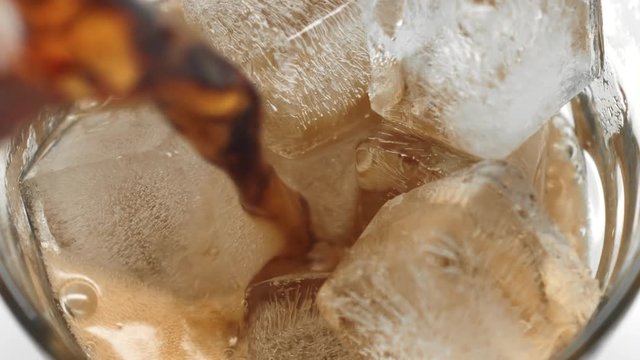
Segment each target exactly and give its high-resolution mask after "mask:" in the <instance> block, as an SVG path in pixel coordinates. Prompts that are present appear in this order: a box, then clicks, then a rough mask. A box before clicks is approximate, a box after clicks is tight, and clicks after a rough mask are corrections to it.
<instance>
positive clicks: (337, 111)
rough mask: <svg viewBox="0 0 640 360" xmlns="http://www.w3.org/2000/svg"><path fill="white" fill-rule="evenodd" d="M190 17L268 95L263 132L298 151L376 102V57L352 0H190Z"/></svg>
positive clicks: (277, 148)
mask: <svg viewBox="0 0 640 360" xmlns="http://www.w3.org/2000/svg"><path fill="white" fill-rule="evenodd" d="M183 5H184V12H185V17H186V18H187V21H188V22H189V23H191V24H193V25H194V26H195V27H197V28H199V29H200V31H201V32H202V33H203V34H204V36H205V37H206V38H207V39H208V40H209V42H210V43H211V45H212V46H214V47H215V48H216V49H218V50H219V51H221V52H222V54H224V55H225V56H227V57H228V58H230V59H231V60H232V61H233V62H235V63H236V64H238V65H240V66H241V67H242V68H243V69H244V70H245V71H246V72H247V75H248V76H249V78H251V79H252V80H253V81H254V82H255V83H256V84H257V86H258V88H259V89H260V90H261V93H262V94H263V95H264V101H265V110H266V113H267V118H266V120H265V124H264V125H265V126H264V129H265V134H264V138H265V140H266V143H267V145H268V146H269V148H270V149H271V150H273V151H274V152H276V153H278V154H280V155H283V156H286V157H296V156H299V155H302V154H304V153H305V152H307V151H309V150H311V149H313V148H315V147H317V146H320V145H322V144H324V143H327V142H329V141H332V140H333V139H334V138H335V137H336V136H339V135H340V134H341V133H344V132H347V131H349V130H350V129H351V128H353V127H356V126H357V125H358V122H361V121H363V120H364V117H363V115H364V114H366V113H367V112H368V110H369V104H368V101H367V96H366V87H367V83H368V78H369V59H368V54H367V48H366V37H365V34H364V29H363V27H362V23H361V21H360V8H359V6H358V4H357V2H356V1H353V0H301V1H300V0H298V1H290V0H285V1H263V0H185V1H184V2H183Z"/></svg>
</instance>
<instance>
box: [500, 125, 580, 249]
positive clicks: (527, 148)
mask: <svg viewBox="0 0 640 360" xmlns="http://www.w3.org/2000/svg"><path fill="white" fill-rule="evenodd" d="M508 161H509V162H510V163H512V164H514V165H515V166H517V167H519V168H520V169H522V170H523V171H524V172H525V173H526V174H527V178H528V179H529V180H530V181H531V183H532V184H533V186H534V188H535V190H536V194H537V195H538V197H539V200H540V202H541V204H542V206H543V207H544V209H545V210H546V212H547V214H548V215H549V216H550V218H551V219H552V221H553V222H554V223H555V224H556V225H557V226H558V229H559V230H560V232H562V234H563V235H564V236H565V237H566V238H567V240H569V243H570V244H571V246H572V247H573V248H574V249H575V251H576V252H577V253H578V255H579V256H580V258H582V259H585V258H586V255H587V250H588V249H587V246H588V244H589V232H588V230H589V219H588V216H587V211H588V198H587V192H586V183H585V176H586V175H585V171H586V164H585V159H584V155H583V153H582V148H581V147H580V144H579V142H578V139H577V138H576V135H575V133H574V129H573V126H572V125H571V123H570V122H569V120H568V119H567V118H565V117H564V116H562V115H556V116H554V117H552V118H551V119H550V120H549V121H548V122H547V123H546V125H545V126H544V127H543V128H542V129H540V130H539V131H538V132H537V133H536V134H535V135H534V136H532V137H531V138H530V139H529V140H527V141H526V142H525V144H523V146H521V147H520V148H519V149H518V150H517V151H516V152H515V153H514V154H512V155H511V156H510V157H509V159H508Z"/></svg>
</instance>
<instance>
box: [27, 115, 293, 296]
mask: <svg viewBox="0 0 640 360" xmlns="http://www.w3.org/2000/svg"><path fill="white" fill-rule="evenodd" d="M22 193H23V195H24V198H25V202H26V206H27V211H28V213H29V216H30V219H31V223H32V224H33V226H34V230H35V232H36V234H37V236H38V238H40V239H41V240H42V241H43V246H46V247H49V248H53V249H55V250H56V251H59V252H60V253H62V254H67V255H68V256H70V257H73V258H75V259H82V260H84V261H86V262H89V263H92V264H95V265H99V266H104V267H106V268H109V269H111V270H113V271H120V272H124V273H127V274H129V275H133V276H137V277H138V278H140V279H143V280H144V281H146V282H148V283H153V284H155V285H157V286H161V287H163V288H165V289H170V290H173V291H174V292H175V293H176V294H177V295H179V296H182V297H202V296H208V295H211V296H221V297H226V296H232V295H234V294H236V295H239V296H240V297H241V296H242V293H243V291H244V288H245V286H246V285H247V284H248V282H249V281H250V279H251V278H252V277H253V276H254V275H255V274H256V272H257V271H258V270H259V269H260V268H261V267H262V266H263V265H264V264H265V263H266V262H267V261H269V260H270V259H271V258H272V257H273V256H275V255H277V254H278V252H279V251H280V249H281V247H282V245H283V243H282V241H283V240H282V239H281V237H280V236H279V235H277V234H278V233H277V231H276V229H274V228H272V227H271V226H272V225H270V224H267V223H265V222H264V221H263V220H260V219H256V218H253V217H251V216H250V215H248V214H247V213H246V212H245V211H244V210H243V209H242V207H241V205H240V203H239V201H238V197H237V195H236V190H235V187H234V185H233V183H232V182H231V180H229V179H228V178H227V176H226V175H225V174H224V173H223V172H222V171H221V170H218V169H217V168H215V167H213V166H212V165H210V164H208V163H206V162H204V160H202V159H200V157H199V156H198V155H197V154H196V153H194V151H193V150H192V149H191V148H190V147H189V146H188V145H187V144H186V143H185V142H184V141H183V140H182V139H181V138H179V137H178V135H176V134H174V133H173V132H172V131H171V129H170V128H169V127H168V126H167V125H166V124H165V123H164V121H163V119H162V116H161V115H160V114H159V113H158V112H157V110H155V109H154V108H152V107H150V106H139V107H135V108H105V109H100V110H95V111H94V112H89V113H87V114H84V115H80V118H79V119H77V120H76V123H75V125H73V126H71V127H70V128H69V129H67V130H66V131H65V132H63V133H62V137H61V138H59V139H58V141H57V143H56V144H55V145H54V146H53V147H52V148H50V149H49V150H48V151H46V152H44V154H43V156H42V157H40V158H37V159H36V162H35V164H34V166H33V168H32V169H31V170H30V171H29V173H28V174H27V175H26V177H25V179H24V180H23V182H22Z"/></svg>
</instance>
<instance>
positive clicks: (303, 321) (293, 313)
mask: <svg viewBox="0 0 640 360" xmlns="http://www.w3.org/2000/svg"><path fill="white" fill-rule="evenodd" d="M326 277H327V274H321V273H320V274H297V275H290V276H285V277H281V278H276V279H271V280H268V281H264V282H262V283H259V284H256V285H254V286H252V287H251V288H250V289H249V290H248V292H247V298H246V303H247V310H248V313H247V322H248V324H247V331H246V333H247V335H246V336H247V338H246V339H245V340H244V341H246V342H247V349H248V356H249V358H250V359H312V360H313V359H318V360H320V359H332V360H333V359H340V360H343V359H356V355H355V354H353V353H351V350H350V349H349V347H345V346H343V344H342V343H341V341H340V339H338V337H337V335H336V333H335V332H334V331H333V329H331V328H330V327H329V325H328V324H327V323H326V321H325V320H324V319H323V318H322V317H321V316H320V314H319V312H318V309H317V307H316V302H315V297H316V294H317V292H318V289H319V288H320V286H321V285H322V284H323V283H324V281H325V280H326ZM358 358H359V357H358Z"/></svg>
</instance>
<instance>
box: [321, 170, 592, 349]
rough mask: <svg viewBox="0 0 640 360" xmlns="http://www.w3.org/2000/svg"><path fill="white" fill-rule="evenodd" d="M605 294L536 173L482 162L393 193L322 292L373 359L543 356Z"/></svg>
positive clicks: (338, 323)
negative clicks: (551, 209)
mask: <svg viewBox="0 0 640 360" xmlns="http://www.w3.org/2000/svg"><path fill="white" fill-rule="evenodd" d="M599 295H600V293H599V289H598V285H597V282H596V281H595V280H594V279H592V278H591V277H590V274H589V271H588V269H587V268H586V267H585V265H583V264H582V262H581V261H580V259H579V258H578V256H577V255H576V253H575V252H574V251H573V249H572V248H571V247H570V246H569V244H568V242H567V240H566V239H565V238H564V237H563V236H562V235H561V234H559V233H558V232H557V230H556V229H555V227H553V226H551V225H550V223H549V221H548V220H547V219H546V217H545V216H544V214H543V212H542V211H541V210H540V209H539V208H538V205H537V204H536V202H535V196H534V195H533V190H532V189H531V187H530V185H529V184H528V182H527V180H526V179H524V177H522V176H521V174H520V173H519V172H518V171H516V170H515V169H513V168H511V167H508V166H505V165H504V164H503V163H500V162H492V161H485V162H482V163H479V164H477V165H474V166H473V167H471V168H469V169H467V170H463V171H461V172H459V173H457V174H455V175H453V176H451V177H447V178H445V179H442V180H439V181H435V182H431V183H429V184H426V185H424V186H422V187H419V188H417V189H414V190H412V191H410V192H408V193H406V194H403V195H400V196H398V197H396V198H394V199H392V200H390V201H389V202H387V203H386V204H385V206H384V207H383V208H382V209H381V210H380V212H379V213H378V215H377V216H376V217H375V218H374V219H373V221H372V222H371V224H370V225H369V226H368V227H367V228H366V229H365V231H364V233H363V234H362V236H361V237H360V239H359V240H358V241H357V242H356V244H355V245H354V247H353V248H352V250H351V252H350V254H349V256H348V257H347V258H346V259H345V260H343V262H342V263H341V264H340V265H339V266H338V268H337V270H336V271H335V272H334V273H333V274H332V275H331V277H330V278H329V280H327V282H326V283H325V284H324V285H323V287H322V288H321V290H320V292H319V294H318V298H317V302H318V306H319V308H320V312H321V314H322V315H323V316H324V317H325V319H327V320H328V321H329V323H330V324H331V326H333V327H334V328H336V329H338V330H339V331H340V332H341V333H342V334H343V335H344V336H346V337H348V338H349V339H351V340H352V341H353V342H354V343H355V344H358V346H359V349H360V352H361V353H362V354H364V355H365V356H367V357H369V358H374V359H381V358H394V359H418V358H446V359H512V358H517V359H543V358H547V357H549V356H550V355H551V353H552V352H553V351H554V350H556V349H558V348H559V347H561V346H562V345H564V344H566V343H567V341H569V340H571V338H572V337H573V336H574V335H575V334H576V332H577V331H578V330H580V328H581V327H582V326H583V325H584V324H585V323H586V321H587V320H588V319H589V317H590V316H591V314H592V312H593V311H594V309H595V307H596V306H597V304H598V299H599Z"/></svg>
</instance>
